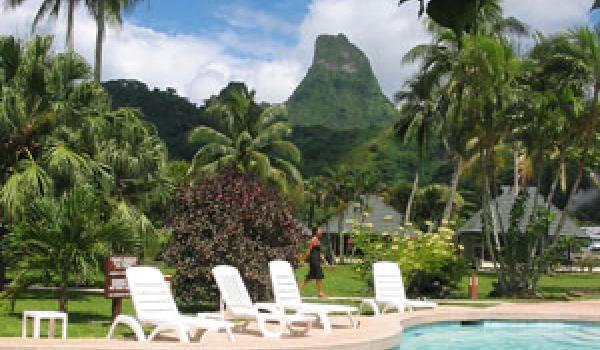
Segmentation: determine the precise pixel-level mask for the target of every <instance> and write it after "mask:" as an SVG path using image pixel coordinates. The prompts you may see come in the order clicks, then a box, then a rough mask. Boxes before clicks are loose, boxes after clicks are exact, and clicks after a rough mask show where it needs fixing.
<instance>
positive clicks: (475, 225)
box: [458, 186, 589, 238]
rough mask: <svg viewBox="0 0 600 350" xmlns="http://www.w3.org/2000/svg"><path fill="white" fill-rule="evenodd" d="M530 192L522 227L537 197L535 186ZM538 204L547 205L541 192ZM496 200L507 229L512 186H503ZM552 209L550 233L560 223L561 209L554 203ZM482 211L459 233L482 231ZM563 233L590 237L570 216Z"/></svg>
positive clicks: (511, 205) (493, 203)
mask: <svg viewBox="0 0 600 350" xmlns="http://www.w3.org/2000/svg"><path fill="white" fill-rule="evenodd" d="M528 193H529V198H528V199H527V202H526V204H525V215H524V218H525V219H523V220H522V222H521V224H520V226H521V229H523V230H524V229H525V226H526V225H527V219H526V218H529V217H530V216H531V212H532V210H533V204H534V197H535V187H529V188H528ZM537 199H538V200H537V205H538V207H545V206H546V200H545V198H544V196H542V195H541V194H540V195H538V198H537ZM496 201H498V212H499V216H500V218H501V222H502V227H503V228H504V229H507V228H508V226H509V223H510V221H509V220H510V211H511V209H512V207H513V204H514V202H515V196H514V193H513V191H512V187H510V186H503V187H502V194H501V195H499V196H498V197H496V198H495V199H494V200H492V205H495V203H496ZM550 211H551V212H552V213H553V214H554V221H552V223H551V224H550V230H549V232H550V234H554V232H555V231H556V227H557V225H558V221H559V219H560V214H561V211H560V210H558V208H556V207H555V206H554V205H550ZM481 212H482V210H479V211H478V212H477V213H476V214H475V215H473V216H472V217H471V218H470V219H469V220H468V221H467V222H466V223H465V224H464V225H463V226H462V227H460V228H459V229H458V233H469V232H481V226H482V225H481ZM560 234H561V235H575V236H576V237H582V238H583V237H585V238H587V237H589V235H588V234H586V232H585V231H583V230H582V229H581V228H579V227H578V226H577V224H575V222H574V221H573V220H572V219H571V218H570V217H567V220H566V221H565V224H564V226H563V228H562V230H561V232H560Z"/></svg>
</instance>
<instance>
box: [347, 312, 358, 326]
mask: <svg viewBox="0 0 600 350" xmlns="http://www.w3.org/2000/svg"><path fill="white" fill-rule="evenodd" d="M346 315H347V316H348V319H349V320H350V326H351V327H352V329H356V328H358V321H357V320H356V317H355V316H354V315H352V312H348V313H347V314H346Z"/></svg>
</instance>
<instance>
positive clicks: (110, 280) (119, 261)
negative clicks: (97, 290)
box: [104, 256, 138, 320]
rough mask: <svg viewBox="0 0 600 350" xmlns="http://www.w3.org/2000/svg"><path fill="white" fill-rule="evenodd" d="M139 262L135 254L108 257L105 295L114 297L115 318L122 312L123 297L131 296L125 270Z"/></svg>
mask: <svg viewBox="0 0 600 350" xmlns="http://www.w3.org/2000/svg"><path fill="white" fill-rule="evenodd" d="M137 264H138V258H137V257H135V256H110V257H108V258H106V265H105V275H104V297H105V298H107V299H112V318H113V320H114V319H115V318H116V317H117V316H118V315H119V314H120V313H121V306H122V304H123V298H128V297H129V288H128V286H127V279H126V278H125V270H127V268H128V267H131V266H136V265H137Z"/></svg>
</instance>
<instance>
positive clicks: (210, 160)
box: [189, 89, 302, 194]
mask: <svg viewBox="0 0 600 350" xmlns="http://www.w3.org/2000/svg"><path fill="white" fill-rule="evenodd" d="M254 95H255V93H254V91H250V92H248V91H246V90H245V89H233V90H231V91H229V92H227V95H226V96H225V97H224V98H223V99H222V100H218V99H217V100H214V101H213V102H211V103H209V106H208V112H209V113H211V114H213V115H214V116H216V117H218V126H217V127H215V128H212V127H209V126H198V127H196V128H194V129H193V130H192V131H191V132H190V135H189V141H190V142H193V143H199V144H202V147H201V148H200V149H199V150H198V152H197V153H196V155H195V156H194V158H193V160H192V164H191V166H190V169H189V174H190V175H191V176H193V177H202V176H211V175H214V174H215V173H216V172H217V171H218V170H220V169H222V168H224V167H230V166H236V167H238V168H239V169H240V170H241V171H242V172H244V173H252V174H254V175H256V176H258V178H259V179H261V180H262V181H264V182H265V183H267V184H268V185H272V186H275V187H276V188H278V189H279V190H280V191H281V192H282V193H284V194H291V193H292V190H293V189H295V188H298V187H301V186H302V175H301V174H300V172H299V171H298V168H297V166H298V164H300V157H301V156H300V151H299V150H298V148H296V146H295V145H294V144H293V143H291V142H290V141H287V140H286V138H287V137H289V135H290V133H291V128H290V126H289V125H288V124H287V122H285V121H284V120H283V119H282V115H284V113H285V109H284V107H283V106H280V105H275V106H271V107H266V108H265V107H262V106H259V105H257V104H256V103H255V102H254Z"/></svg>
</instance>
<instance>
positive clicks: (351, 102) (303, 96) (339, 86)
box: [287, 34, 396, 130]
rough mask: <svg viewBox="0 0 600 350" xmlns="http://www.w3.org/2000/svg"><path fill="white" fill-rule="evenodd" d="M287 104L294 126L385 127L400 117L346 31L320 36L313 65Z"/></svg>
mask: <svg viewBox="0 0 600 350" xmlns="http://www.w3.org/2000/svg"><path fill="white" fill-rule="evenodd" d="M287 107H288V112H289V117H290V121H291V122H292V123H293V124H294V125H301V126H314V125H321V126H325V127H328V128H330V129H336V130H349V129H357V128H365V127H372V126H385V125H390V124H391V123H393V122H394V120H395V119H396V117H395V109H394V108H393V106H392V104H391V103H390V101H389V100H388V99H387V97H385V95H383V93H382V92H381V88H380V87H379V83H378V82H377V79H376V78H375V75H374V74H373V70H372V69H371V65H370V63H369V60H368V59H367V57H366V56H365V54H364V53H363V52H362V51H360V49H358V48H357V47H356V46H354V45H353V44H352V43H350V42H349V41H348V39H347V38H346V37H345V36H344V35H343V34H338V35H335V36H334V35H320V36H319V37H318V38H317V41H316V43H315V54H314V58H313V63H312V66H311V67H310V69H309V70H308V73H307V74H306V76H305V77H304V79H303V80H302V82H301V83H300V85H299V86H298V87H297V88H296V90H295V91H294V93H293V94H292V96H291V97H290V98H289V100H288V102H287Z"/></svg>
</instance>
